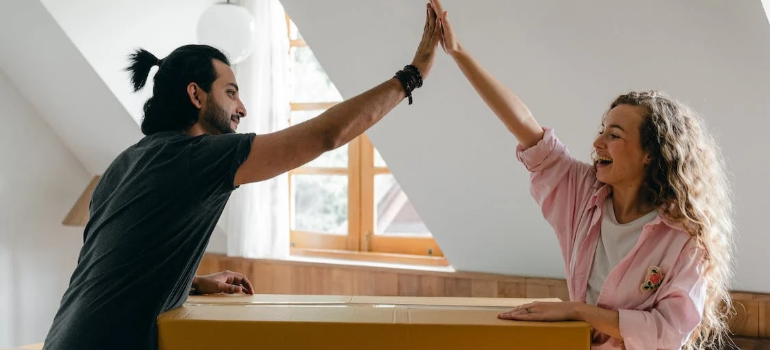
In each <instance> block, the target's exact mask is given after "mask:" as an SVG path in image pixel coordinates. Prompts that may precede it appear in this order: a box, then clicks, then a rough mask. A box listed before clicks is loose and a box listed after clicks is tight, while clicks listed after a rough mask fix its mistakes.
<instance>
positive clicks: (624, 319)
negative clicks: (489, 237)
mask: <svg viewBox="0 0 770 350" xmlns="http://www.w3.org/2000/svg"><path fill="white" fill-rule="evenodd" d="M647 317H648V313H646V312H644V311H636V310H622V309H621V310H618V321H619V322H618V327H619V328H620V335H621V336H622V337H623V343H624V344H625V348H626V349H640V350H643V349H657V347H656V344H657V343H658V342H657V329H656V328H655V323H654V322H652V327H653V329H649V328H650V323H648V322H647Z"/></svg>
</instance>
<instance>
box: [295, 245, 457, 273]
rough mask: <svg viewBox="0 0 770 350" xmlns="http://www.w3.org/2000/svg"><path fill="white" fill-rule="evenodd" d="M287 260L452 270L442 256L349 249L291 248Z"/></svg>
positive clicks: (440, 270) (425, 269)
mask: <svg viewBox="0 0 770 350" xmlns="http://www.w3.org/2000/svg"><path fill="white" fill-rule="evenodd" d="M287 260H291V261H303V262H314V263H327V264H335V265H357V266H371V267H388V268H398V269H409V270H423V271H437V272H454V269H453V268H452V267H451V266H450V265H449V262H448V261H447V259H446V258H444V257H430V256H419V255H406V254H390V253H375V252H355V251H349V250H331V249H308V248H291V251H290V254H289V257H288V259H287Z"/></svg>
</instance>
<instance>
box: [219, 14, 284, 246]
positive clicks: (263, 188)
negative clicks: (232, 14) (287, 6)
mask: <svg viewBox="0 0 770 350" xmlns="http://www.w3.org/2000/svg"><path fill="white" fill-rule="evenodd" d="M241 4H242V5H243V6H244V7H246V8H247V9H249V10H250V11H251V13H252V14H253V15H254V18H255V19H256V33H257V36H256V46H255V48H254V52H253V53H252V54H251V56H249V57H248V58H247V59H246V60H244V61H242V62H241V63H239V64H237V65H236V66H235V67H234V70H235V74H236V79H237V80H238V84H239V85H240V91H241V99H242V100H243V101H244V104H246V108H247V111H248V115H247V116H246V118H244V119H242V120H241V124H240V125H239V127H238V132H239V133H243V132H255V133H257V135H259V134H265V133H270V132H274V131H277V130H280V129H283V128H285V127H287V126H288V120H289V112H290V106H289V90H288V86H289V84H288V83H289V77H288V73H289V64H290V61H289V36H288V29H287V27H286V16H285V12H284V9H283V6H282V5H281V3H280V2H279V1H278V0H244V1H242V2H241ZM223 216H224V218H225V220H224V221H225V227H224V229H225V231H226V234H227V255H229V256H240V257H246V258H266V259H284V258H286V257H287V256H288V255H289V189H288V175H286V174H283V175H280V176H278V177H276V178H273V179H271V180H267V181H262V182H258V183H253V184H248V185H243V186H241V187H240V188H239V189H238V190H236V191H235V192H233V194H232V196H231V197H230V201H229V202H228V205H227V209H226V211H225V213H224V215H223Z"/></svg>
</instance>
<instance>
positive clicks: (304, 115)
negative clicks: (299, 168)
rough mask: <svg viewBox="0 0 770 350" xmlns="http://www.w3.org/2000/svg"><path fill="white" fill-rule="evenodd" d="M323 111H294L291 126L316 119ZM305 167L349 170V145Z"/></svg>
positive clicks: (328, 153)
mask: <svg viewBox="0 0 770 350" xmlns="http://www.w3.org/2000/svg"><path fill="white" fill-rule="evenodd" d="M321 113H323V111H292V112H291V124H292V125H294V124H299V123H302V122H304V121H306V120H308V119H311V118H315V117H316V116H318V115H319V114H321ZM303 166H307V167H322V168H347V167H348V145H343V146H341V147H340V148H337V149H335V150H333V151H329V152H326V153H324V154H322V155H321V156H320V157H318V158H316V159H313V160H312V161H311V162H310V163H307V164H305V165H303Z"/></svg>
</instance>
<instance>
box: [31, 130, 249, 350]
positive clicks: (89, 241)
mask: <svg viewBox="0 0 770 350" xmlns="http://www.w3.org/2000/svg"><path fill="white" fill-rule="evenodd" d="M254 137H255V135H254V134H227V135H202V136H197V137H192V136H189V135H187V134H184V133H181V132H161V133H156V134H153V135H150V136H147V137H144V138H143V139H142V140H141V141H139V142H138V143H137V144H135V145H133V146H131V147H130V148H128V149H127V150H125V151H124V152H123V153H122V154H121V155H120V156H118V157H117V159H115V161H113V163H112V164H111V165H110V166H109V168H108V169H107V170H106V171H105V173H104V174H103V175H102V178H101V180H100V182H99V184H98V185H97V186H96V189H95V190H94V192H93V195H92V199H91V207H90V214H91V217H90V220H89V221H88V224H87V225H86V227H85V231H84V233H83V241H84V244H83V248H82V250H81V251H80V256H79V258H78V264H77V268H76V269H75V272H74V273H73V274H72V278H71V280H70V285H69V287H68V288H67V291H66V292H65V293H64V297H63V298H62V301H61V305H60V308H59V311H58V312H57V314H56V317H55V318H54V321H53V325H52V327H51V329H50V331H49V333H48V336H47V338H46V341H45V349H50V350H59V349H68V350H69V349H72V350H88V349H132V350H137V349H156V348H157V322H156V319H157V317H158V315H160V314H161V313H163V312H165V311H167V310H170V309H172V308H175V307H177V306H180V305H181V304H182V303H183V302H184V301H185V300H186V298H187V295H188V293H189V289H190V286H191V284H192V279H193V277H194V276H195V271H196V269H197V267H198V264H199V263H200V260H201V258H202V256H203V252H204V250H205V248H206V245H207V244H208V241H209V237H210V236H211V232H212V231H213V230H214V226H215V225H216V223H217V221H218V220H219V217H220V215H221V214H222V210H223V209H224V207H225V204H226V203H227V200H228V198H229V197H230V193H231V192H232V191H233V190H234V189H235V187H234V186H233V179H234V177H235V172H236V171H237V170H238V167H239V166H240V165H241V164H242V163H243V162H244V161H245V160H246V158H247V156H248V154H249V151H250V150H251V144H252V141H253V140H254Z"/></svg>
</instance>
